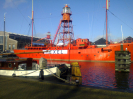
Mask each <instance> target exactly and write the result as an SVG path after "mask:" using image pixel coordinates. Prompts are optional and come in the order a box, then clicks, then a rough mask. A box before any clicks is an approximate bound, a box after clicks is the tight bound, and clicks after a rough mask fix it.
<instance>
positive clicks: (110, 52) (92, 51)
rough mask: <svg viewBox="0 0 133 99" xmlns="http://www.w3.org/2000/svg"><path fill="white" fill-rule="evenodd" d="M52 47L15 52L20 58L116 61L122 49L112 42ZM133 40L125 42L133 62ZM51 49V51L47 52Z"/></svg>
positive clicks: (124, 46)
mask: <svg viewBox="0 0 133 99" xmlns="http://www.w3.org/2000/svg"><path fill="white" fill-rule="evenodd" d="M51 49H52V47H50V48H45V49H43V48H41V49H40V50H39V49H38V50H37V49H31V50H26V49H24V50H19V49H15V50H14V53H21V54H17V56H18V57H20V58H34V59H39V58H41V57H43V58H46V59H48V60H62V61H88V62H91V61H92V62H97V61H100V62H115V51H121V44H110V45H108V46H107V47H101V48H98V47H96V48H90V47H87V48H77V49H73V48H72V47H71V48H63V47H58V48H56V49H54V48H53V49H52V50H51ZM132 49H133V42H132V43H124V44H123V51H126V50H127V51H129V52H130V53H131V61H132V62H133V50H132ZM38 51H44V52H43V53H29V54H28V52H38ZM45 51H49V52H45ZM25 52H26V54H25Z"/></svg>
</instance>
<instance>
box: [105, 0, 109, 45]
mask: <svg viewBox="0 0 133 99" xmlns="http://www.w3.org/2000/svg"><path fill="white" fill-rule="evenodd" d="M108 5H109V4H108V0H106V46H108V23H107V21H108V16H107V11H108V8H109V7H108Z"/></svg>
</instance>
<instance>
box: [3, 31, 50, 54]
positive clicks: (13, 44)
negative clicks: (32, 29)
mask: <svg viewBox="0 0 133 99" xmlns="http://www.w3.org/2000/svg"><path fill="white" fill-rule="evenodd" d="M39 39H42V38H38V37H33V42H36V41H37V40H39ZM39 42H40V43H47V42H48V40H46V39H42V40H39ZM39 42H38V43H39ZM30 44H31V36H28V35H22V34H17V33H11V32H5V50H6V51H7V50H8V51H13V49H23V48H24V46H25V45H30ZM1 51H4V31H0V52H1Z"/></svg>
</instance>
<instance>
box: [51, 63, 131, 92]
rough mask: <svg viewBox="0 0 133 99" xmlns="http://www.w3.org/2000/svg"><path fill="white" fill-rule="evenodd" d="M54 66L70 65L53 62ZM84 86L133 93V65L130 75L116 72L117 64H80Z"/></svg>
mask: <svg viewBox="0 0 133 99" xmlns="http://www.w3.org/2000/svg"><path fill="white" fill-rule="evenodd" d="M52 63H53V64H55V63H56V64H58V63H69V62H63V61H52ZM79 65H80V69H81V73H82V85H86V86H94V87H101V88H111V89H120V90H124V91H133V63H131V66H130V72H129V73H122V72H115V63H101V62H100V63H98V62H96V63H95V62H79Z"/></svg>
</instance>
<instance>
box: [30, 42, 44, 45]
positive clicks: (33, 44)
mask: <svg viewBox="0 0 133 99" xmlns="http://www.w3.org/2000/svg"><path fill="white" fill-rule="evenodd" d="M32 44H33V45H44V43H35V42H32Z"/></svg>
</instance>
